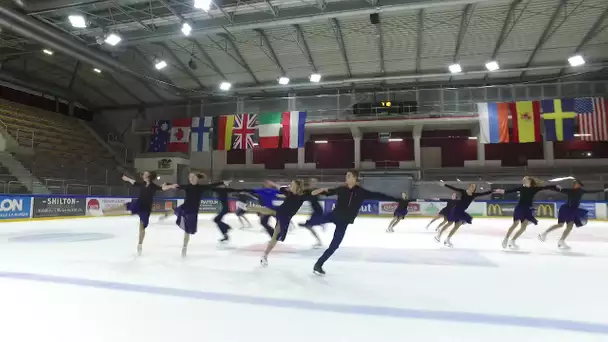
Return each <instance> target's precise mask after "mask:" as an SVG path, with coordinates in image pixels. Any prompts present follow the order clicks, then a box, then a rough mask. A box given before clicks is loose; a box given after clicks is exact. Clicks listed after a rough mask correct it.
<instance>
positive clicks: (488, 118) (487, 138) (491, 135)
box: [477, 102, 509, 144]
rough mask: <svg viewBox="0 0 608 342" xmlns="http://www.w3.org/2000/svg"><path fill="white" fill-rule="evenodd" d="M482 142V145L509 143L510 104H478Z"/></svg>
mask: <svg viewBox="0 0 608 342" xmlns="http://www.w3.org/2000/svg"><path fill="white" fill-rule="evenodd" d="M477 110H478V111H479V129H480V137H479V138H480V140H481V143H482V144H496V143H508V142H509V104H508V103H496V102H493V103H485V102H484V103H478V104H477Z"/></svg>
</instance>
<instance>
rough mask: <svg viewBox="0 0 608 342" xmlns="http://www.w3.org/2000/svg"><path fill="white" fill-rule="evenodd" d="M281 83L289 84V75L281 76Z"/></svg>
mask: <svg viewBox="0 0 608 342" xmlns="http://www.w3.org/2000/svg"><path fill="white" fill-rule="evenodd" d="M279 84H280V85H287V84H289V77H286V76H281V77H279Z"/></svg>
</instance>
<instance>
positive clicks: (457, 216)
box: [435, 183, 493, 247]
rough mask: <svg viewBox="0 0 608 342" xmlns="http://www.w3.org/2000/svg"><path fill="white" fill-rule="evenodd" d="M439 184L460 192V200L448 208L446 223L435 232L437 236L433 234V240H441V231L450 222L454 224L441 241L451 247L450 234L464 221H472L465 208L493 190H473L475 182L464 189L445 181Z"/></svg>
mask: <svg viewBox="0 0 608 342" xmlns="http://www.w3.org/2000/svg"><path fill="white" fill-rule="evenodd" d="M441 184H442V185H443V186H445V187H446V188H449V189H452V190H454V191H456V192H457V193H459V194H460V200H458V202H457V203H456V205H454V207H453V208H452V210H450V213H449V214H448V224H447V225H445V226H443V228H441V229H440V230H439V232H437V236H435V241H437V242H439V241H441V235H442V234H443V232H445V231H446V230H447V229H448V228H449V227H450V226H451V225H452V224H454V228H452V230H451V231H450V233H449V234H448V237H447V238H446V239H445V241H444V243H443V244H444V245H445V246H447V247H453V245H452V242H451V238H452V236H454V234H456V232H457V231H458V228H460V226H462V225H463V224H465V223H468V224H471V223H472V222H473V218H472V217H471V215H469V214H468V213H467V212H466V210H467V208H469V206H470V205H471V203H472V202H473V201H474V200H475V199H476V198H477V197H481V196H485V195H489V194H491V193H492V192H493V191H492V190H490V191H485V192H475V190H476V189H477V185H475V184H469V187H468V188H467V189H466V190H464V189H459V188H455V187H453V186H451V185H448V184H445V183H441Z"/></svg>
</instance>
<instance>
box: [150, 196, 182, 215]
mask: <svg viewBox="0 0 608 342" xmlns="http://www.w3.org/2000/svg"><path fill="white" fill-rule="evenodd" d="M175 207H177V200H174V199H162V198H155V199H154V202H152V212H153V213H164V212H167V211H172V210H173V209H174V208H175Z"/></svg>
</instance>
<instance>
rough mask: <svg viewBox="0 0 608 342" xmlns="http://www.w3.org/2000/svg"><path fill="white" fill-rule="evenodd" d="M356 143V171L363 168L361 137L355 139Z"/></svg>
mask: <svg viewBox="0 0 608 342" xmlns="http://www.w3.org/2000/svg"><path fill="white" fill-rule="evenodd" d="M353 139H354V141H355V169H358V168H360V167H361V137H360V136H358V137H353Z"/></svg>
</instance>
